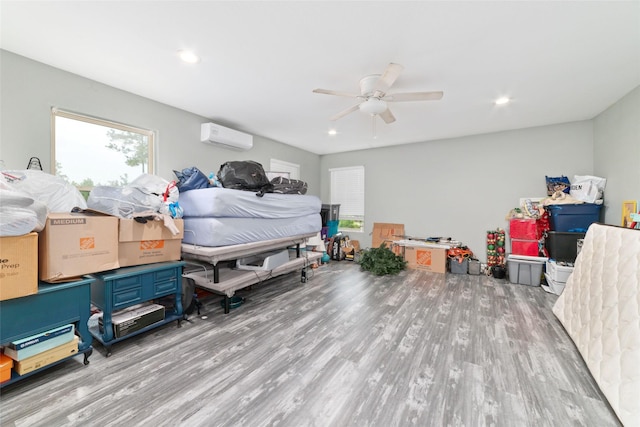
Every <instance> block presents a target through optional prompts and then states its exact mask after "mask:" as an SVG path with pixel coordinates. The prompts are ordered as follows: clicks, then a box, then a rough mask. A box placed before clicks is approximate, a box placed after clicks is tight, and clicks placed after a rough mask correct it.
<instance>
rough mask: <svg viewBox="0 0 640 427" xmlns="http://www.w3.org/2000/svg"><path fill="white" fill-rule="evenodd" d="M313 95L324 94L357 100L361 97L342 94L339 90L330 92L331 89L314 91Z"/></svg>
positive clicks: (347, 93)
mask: <svg viewBox="0 0 640 427" xmlns="http://www.w3.org/2000/svg"><path fill="white" fill-rule="evenodd" d="M313 93H324V94H325V95H336V96H346V97H348V98H357V97H359V96H360V95H359V94H355V93H349V92H340V91H337V90H329V89H314V90H313Z"/></svg>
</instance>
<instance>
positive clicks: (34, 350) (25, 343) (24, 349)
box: [4, 323, 75, 361]
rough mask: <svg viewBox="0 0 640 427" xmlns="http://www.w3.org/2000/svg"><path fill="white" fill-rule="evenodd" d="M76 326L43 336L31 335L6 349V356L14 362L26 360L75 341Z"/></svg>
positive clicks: (14, 342)
mask: <svg viewBox="0 0 640 427" xmlns="http://www.w3.org/2000/svg"><path fill="white" fill-rule="evenodd" d="M74 336H75V326H74V324H73V323H71V324H69V325H65V326H60V327H59V328H55V329H51V330H48V331H45V332H42V333H41V334H36V335H31V336H30V337H27V338H23V339H21V340H17V341H13V342H10V343H9V344H7V345H6V346H5V347H4V354H5V355H7V356H9V357H10V358H12V359H13V360H18V361H20V360H24V359H28V358H29V357H33V356H35V355H36V354H39V353H42V352H43V351H47V350H49V349H52V348H54V347H57V346H59V345H62V344H66V343H68V342H69V341H71V340H73V337H74Z"/></svg>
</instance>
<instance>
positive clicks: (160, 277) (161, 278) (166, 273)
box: [153, 268, 177, 282]
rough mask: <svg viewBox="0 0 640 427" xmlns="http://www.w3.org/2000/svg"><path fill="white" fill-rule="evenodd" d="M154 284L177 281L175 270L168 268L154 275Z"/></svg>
mask: <svg viewBox="0 0 640 427" xmlns="http://www.w3.org/2000/svg"><path fill="white" fill-rule="evenodd" d="M153 275H154V282H165V281H169V280H171V281H175V280H176V277H177V273H176V269H175V268H168V269H166V270H160V271H156V272H154V273H153Z"/></svg>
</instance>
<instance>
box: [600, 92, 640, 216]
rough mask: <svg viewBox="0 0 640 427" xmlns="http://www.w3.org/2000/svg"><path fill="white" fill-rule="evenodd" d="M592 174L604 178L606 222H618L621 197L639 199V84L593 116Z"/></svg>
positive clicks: (620, 210)
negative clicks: (596, 115)
mask: <svg viewBox="0 0 640 427" xmlns="http://www.w3.org/2000/svg"><path fill="white" fill-rule="evenodd" d="M594 153H595V168H594V172H595V175H597V176H601V177H604V178H607V187H606V189H605V222H606V223H608V224H617V225H620V223H621V217H622V201H623V200H638V201H640V86H638V87H637V88H635V89H634V90H633V91H631V92H630V93H629V94H627V95H626V96H625V97H623V98H622V99H620V100H619V101H618V102H616V103H615V104H614V105H612V106H611V107H609V108H608V109H607V110H605V111H604V112H603V113H602V114H600V115H599V116H598V117H596V118H595V119H594Z"/></svg>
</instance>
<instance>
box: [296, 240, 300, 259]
mask: <svg viewBox="0 0 640 427" xmlns="http://www.w3.org/2000/svg"><path fill="white" fill-rule="evenodd" d="M296 258H300V243H298V244H297V245H296Z"/></svg>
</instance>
